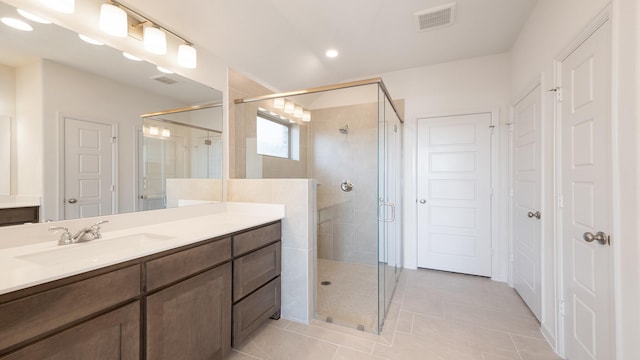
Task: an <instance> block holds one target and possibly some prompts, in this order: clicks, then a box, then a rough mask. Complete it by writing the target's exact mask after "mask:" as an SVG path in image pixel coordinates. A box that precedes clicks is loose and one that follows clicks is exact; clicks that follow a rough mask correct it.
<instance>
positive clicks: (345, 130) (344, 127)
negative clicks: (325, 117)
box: [338, 124, 349, 134]
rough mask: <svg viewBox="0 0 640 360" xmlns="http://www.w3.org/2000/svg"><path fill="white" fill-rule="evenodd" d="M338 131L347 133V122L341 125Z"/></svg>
mask: <svg viewBox="0 0 640 360" xmlns="http://www.w3.org/2000/svg"><path fill="white" fill-rule="evenodd" d="M338 131H340V134H347V133H349V124H345V125H344V126H343V127H341V128H340V129H338Z"/></svg>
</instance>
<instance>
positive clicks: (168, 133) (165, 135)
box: [162, 129, 171, 137]
mask: <svg viewBox="0 0 640 360" xmlns="http://www.w3.org/2000/svg"><path fill="white" fill-rule="evenodd" d="M162 136H163V137H170V136H171V131H170V130H169V129H162Z"/></svg>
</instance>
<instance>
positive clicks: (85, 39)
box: [78, 34, 104, 46]
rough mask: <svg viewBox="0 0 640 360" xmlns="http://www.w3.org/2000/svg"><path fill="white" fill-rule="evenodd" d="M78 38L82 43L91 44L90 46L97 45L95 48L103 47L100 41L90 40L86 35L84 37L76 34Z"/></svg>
mask: <svg viewBox="0 0 640 360" xmlns="http://www.w3.org/2000/svg"><path fill="white" fill-rule="evenodd" d="M78 37H79V38H80V39H81V40H82V41H84V42H87V43H89V44H91V45H97V46H102V45H104V44H103V43H101V42H100V41H98V40H95V39H92V38H90V37H88V36H87V35H84V34H78Z"/></svg>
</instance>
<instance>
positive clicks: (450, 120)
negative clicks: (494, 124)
mask: <svg viewBox="0 0 640 360" xmlns="http://www.w3.org/2000/svg"><path fill="white" fill-rule="evenodd" d="M490 126H491V114H490V113H481V114H471V115H459V116H446V117H435V118H424V119H418V131H417V132H418V140H417V143H418V154H417V161H418V164H417V165H418V167H417V173H418V184H417V186H418V204H417V206H418V267H421V268H428V269H437V270H445V271H453V272H459V273H465V274H474V275H482V276H491V131H492V130H491V127H490Z"/></svg>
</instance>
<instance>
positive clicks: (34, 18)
mask: <svg viewBox="0 0 640 360" xmlns="http://www.w3.org/2000/svg"><path fill="white" fill-rule="evenodd" d="M17 11H18V14H20V15H22V16H23V17H25V18H26V19H29V20H31V21H35V22H37V23H40V24H51V21H49V20H47V19H44V18H41V17H40V16H36V15H33V14H32V13H30V12H28V11H25V10H22V9H17Z"/></svg>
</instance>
